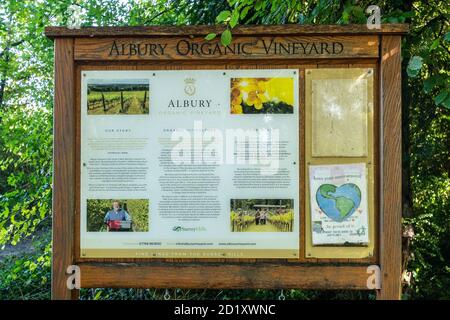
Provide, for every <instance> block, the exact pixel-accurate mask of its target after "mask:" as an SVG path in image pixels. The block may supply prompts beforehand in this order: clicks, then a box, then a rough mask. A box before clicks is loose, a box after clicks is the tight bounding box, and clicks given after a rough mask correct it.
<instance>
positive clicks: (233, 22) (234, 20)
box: [230, 10, 239, 28]
mask: <svg viewBox="0 0 450 320" xmlns="http://www.w3.org/2000/svg"><path fill="white" fill-rule="evenodd" d="M238 22H239V11H237V10H234V11H233V14H232V15H231V19H230V27H231V28H234V27H235V26H236V25H237V23H238Z"/></svg>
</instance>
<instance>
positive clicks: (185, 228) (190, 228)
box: [172, 226, 206, 232]
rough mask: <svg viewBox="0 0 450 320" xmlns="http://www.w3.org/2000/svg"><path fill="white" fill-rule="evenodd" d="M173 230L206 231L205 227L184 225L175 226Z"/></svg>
mask: <svg viewBox="0 0 450 320" xmlns="http://www.w3.org/2000/svg"><path fill="white" fill-rule="evenodd" d="M172 231H175V232H181V231H191V232H192V231H194V232H198V231H206V228H205V227H182V226H174V227H173V228H172Z"/></svg>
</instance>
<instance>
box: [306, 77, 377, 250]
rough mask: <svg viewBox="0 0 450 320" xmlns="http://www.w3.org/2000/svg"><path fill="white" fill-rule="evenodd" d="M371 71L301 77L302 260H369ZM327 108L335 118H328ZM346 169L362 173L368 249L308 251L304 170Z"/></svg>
mask: <svg viewBox="0 0 450 320" xmlns="http://www.w3.org/2000/svg"><path fill="white" fill-rule="evenodd" d="M374 71H375V70H374V69H373V68H324V69H307V70H306V72H305V162H306V166H305V178H306V188H305V189H306V190H305V191H306V192H305V193H306V194H305V200H306V201H305V202H306V203H305V216H306V219H305V231H306V235H305V251H306V258H319V259H320V258H324V259H327V258H336V259H342V258H350V259H362V258H370V257H372V256H373V255H374V244H375V238H376V237H375V186H376V184H375V182H376V181H375V172H376V168H375V163H374V159H375V158H374V124H373V119H374V73H375V72H374ZM333 86H334V87H333ZM333 103H334V105H333ZM330 105H331V107H333V108H334V110H333V108H331V111H334V112H335V115H334V116H332V117H331V116H330ZM326 107H328V111H327V108H326ZM327 112H328V114H327ZM323 117H325V121H323V122H322V119H323ZM314 121H316V123H314ZM319 121H320V123H319ZM330 131H331V132H330ZM316 143H317V144H318V145H314V144H316ZM352 163H365V164H366V168H367V198H368V210H369V211H368V223H369V226H368V227H369V230H368V232H369V243H368V245H367V246H347V245H333V246H331V245H328V246H313V244H312V227H311V213H310V200H309V199H310V194H309V192H310V190H309V183H308V182H309V166H310V165H331V164H352Z"/></svg>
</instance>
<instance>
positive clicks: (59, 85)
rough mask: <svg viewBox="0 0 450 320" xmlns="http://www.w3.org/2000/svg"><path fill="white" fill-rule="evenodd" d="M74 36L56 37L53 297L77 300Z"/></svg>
mask: <svg viewBox="0 0 450 320" xmlns="http://www.w3.org/2000/svg"><path fill="white" fill-rule="evenodd" d="M73 42H74V41H73V39H71V38H58V39H56V40H55V98H54V110H53V112H54V118H53V119H54V120H53V121H54V123H53V128H54V135H53V136H54V142H53V255H52V257H53V260H52V299H58V300H59V299H65V300H67V299H74V298H77V296H78V290H69V289H68V288H67V285H66V281H67V275H66V269H67V267H68V266H69V265H72V264H73V261H74V242H73V239H74V236H73V235H74V234H73V233H74V225H75V220H74V214H75V212H74V211H75V117H74V114H75V112H74V108H75V105H74V101H75V94H74V90H75V84H74V78H73V75H74V61H73Z"/></svg>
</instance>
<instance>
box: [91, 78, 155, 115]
mask: <svg viewBox="0 0 450 320" xmlns="http://www.w3.org/2000/svg"><path fill="white" fill-rule="evenodd" d="M149 89H150V86H149V81H148V80H147V79H91V80H89V82H88V85H87V113H88V115H125V114H148V113H149Z"/></svg>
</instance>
